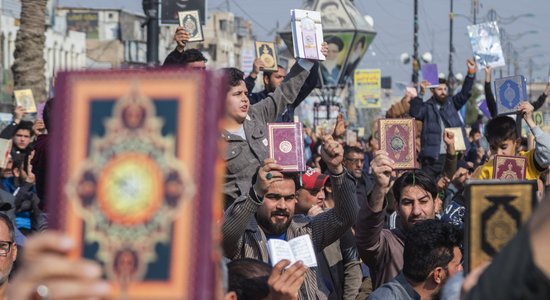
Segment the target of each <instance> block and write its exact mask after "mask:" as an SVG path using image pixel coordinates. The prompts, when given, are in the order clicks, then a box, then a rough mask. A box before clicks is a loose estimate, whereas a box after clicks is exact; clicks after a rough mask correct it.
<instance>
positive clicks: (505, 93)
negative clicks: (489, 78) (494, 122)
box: [495, 75, 528, 115]
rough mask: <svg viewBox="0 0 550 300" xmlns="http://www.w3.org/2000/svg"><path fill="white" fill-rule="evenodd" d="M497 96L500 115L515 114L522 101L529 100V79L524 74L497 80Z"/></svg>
mask: <svg viewBox="0 0 550 300" xmlns="http://www.w3.org/2000/svg"><path fill="white" fill-rule="evenodd" d="M495 96H496V101H497V113H498V114H499V115H509V114H515V113H516V109H517V107H518V105H519V104H520V103H521V101H527V99H528V98H527V81H526V80H525V77H524V76H523V75H516V76H510V77H503V78H499V79H496V80H495Z"/></svg>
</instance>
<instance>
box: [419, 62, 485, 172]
mask: <svg viewBox="0 0 550 300" xmlns="http://www.w3.org/2000/svg"><path fill="white" fill-rule="evenodd" d="M467 65H468V75H467V76H466V78H465V79H464V83H463V84H462V89H461V90H460V92H459V93H458V94H456V95H454V96H452V97H451V96H450V95H447V84H446V81H445V80H444V79H440V80H439V86H437V87H435V88H432V89H431V92H432V97H431V98H430V99H428V101H426V102H423V99H422V97H423V95H424V91H425V89H426V87H427V86H428V82H427V81H423V82H422V84H421V86H422V90H421V92H420V93H419V94H418V97H416V98H414V99H412V100H411V102H410V109H409V114H410V115H411V116H412V117H414V118H415V119H416V120H419V121H422V131H421V136H420V139H421V145H422V148H421V150H420V154H419V161H420V163H421V164H422V170H424V171H425V172H426V173H427V174H428V175H429V176H431V177H433V178H434V179H435V178H437V177H438V176H439V174H440V173H441V171H442V170H443V165H444V164H445V157H446V154H445V153H446V150H445V144H444V143H443V133H444V131H445V128H449V127H461V128H462V134H463V136H464V137H466V132H465V131H464V124H463V123H462V121H461V120H460V118H459V116H458V111H459V110H460V109H461V108H462V107H463V106H464V104H466V102H467V101H468V99H469V98H470V91H471V90H472V86H473V84H474V77H475V74H476V63H475V61H474V60H472V59H468V62H467ZM464 143H466V144H467V141H466V139H465V140H464Z"/></svg>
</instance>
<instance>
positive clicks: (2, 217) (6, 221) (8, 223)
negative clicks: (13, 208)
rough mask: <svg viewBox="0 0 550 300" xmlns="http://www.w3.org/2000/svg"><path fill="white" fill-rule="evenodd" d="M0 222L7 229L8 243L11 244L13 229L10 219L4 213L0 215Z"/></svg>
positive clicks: (13, 238)
mask: <svg viewBox="0 0 550 300" xmlns="http://www.w3.org/2000/svg"><path fill="white" fill-rule="evenodd" d="M0 222H3V223H4V224H6V226H7V227H8V232H9V235H10V240H9V241H10V242H13V241H14V240H15V229H14V227H13V222H12V221H11V219H10V217H8V216H7V215H6V214H4V213H0Z"/></svg>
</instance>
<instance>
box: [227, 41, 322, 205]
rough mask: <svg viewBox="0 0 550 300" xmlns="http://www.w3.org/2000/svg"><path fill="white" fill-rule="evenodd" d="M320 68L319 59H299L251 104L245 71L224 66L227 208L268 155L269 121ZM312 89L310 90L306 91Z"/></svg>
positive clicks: (276, 116) (247, 189)
mask: <svg viewBox="0 0 550 300" xmlns="http://www.w3.org/2000/svg"><path fill="white" fill-rule="evenodd" d="M322 52H323V53H326V52H327V46H326V43H323V49H322ZM317 68H318V62H316V61H311V60H307V59H301V58H300V59H298V61H297V62H296V64H294V66H293V67H292V68H291V70H290V72H289V73H288V75H287V79H285V81H284V82H283V83H281V85H280V86H279V87H278V88H277V89H275V91H274V92H273V93H270V94H269V95H268V97H267V98H266V99H264V100H262V101H260V102H259V103H257V104H255V105H252V106H251V105H250V101H249V99H248V89H247V88H246V84H245V82H244V79H243V77H244V74H243V72H242V71H240V70H238V69H236V68H227V69H224V71H225V72H226V74H227V78H228V80H229V91H228V92H227V95H226V115H227V118H226V122H225V123H224V129H223V132H222V138H223V139H224V140H225V141H226V142H227V152H226V157H225V160H226V175H225V185H224V196H225V207H228V206H229V205H230V204H231V203H233V201H235V199H237V197H239V196H240V195H242V194H246V193H247V192H248V191H249V189H250V187H251V186H252V178H253V177H254V174H256V171H257V169H258V167H259V166H260V163H261V162H262V161H263V160H264V159H266V158H267V152H268V151H267V150H268V149H267V123H268V122H274V121H275V120H276V119H277V118H278V117H279V116H280V115H281V114H282V113H283V111H284V110H285V108H286V106H287V105H288V104H292V103H293V102H294V101H295V100H296V99H297V97H298V94H299V93H300V92H301V89H302V87H303V85H304V82H305V81H306V79H307V78H308V77H309V75H310V74H311V72H317ZM311 89H313V87H311ZM309 92H311V90H309V91H307V94H309Z"/></svg>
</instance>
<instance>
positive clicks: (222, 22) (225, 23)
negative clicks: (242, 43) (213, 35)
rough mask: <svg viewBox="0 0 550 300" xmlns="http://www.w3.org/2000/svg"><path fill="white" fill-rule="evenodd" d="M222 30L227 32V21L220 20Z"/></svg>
mask: <svg viewBox="0 0 550 300" xmlns="http://www.w3.org/2000/svg"><path fill="white" fill-rule="evenodd" d="M220 30H221V31H227V20H220Z"/></svg>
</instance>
